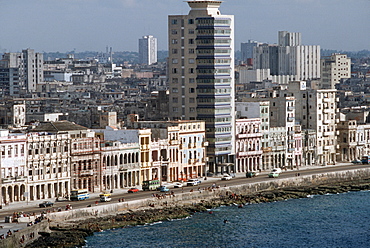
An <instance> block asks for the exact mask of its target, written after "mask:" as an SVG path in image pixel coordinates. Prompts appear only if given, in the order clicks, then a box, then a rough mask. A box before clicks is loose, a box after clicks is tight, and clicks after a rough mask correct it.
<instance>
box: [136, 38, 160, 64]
mask: <svg viewBox="0 0 370 248" xmlns="http://www.w3.org/2000/svg"><path fill="white" fill-rule="evenodd" d="M156 62H157V38H154V37H153V36H152V35H146V36H143V38H142V39H139V63H140V64H147V65H151V64H154V63H156Z"/></svg>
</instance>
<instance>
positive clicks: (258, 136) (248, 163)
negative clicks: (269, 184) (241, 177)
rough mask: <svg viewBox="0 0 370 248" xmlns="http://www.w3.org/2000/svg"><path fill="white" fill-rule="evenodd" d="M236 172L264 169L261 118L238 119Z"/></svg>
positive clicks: (236, 125)
mask: <svg viewBox="0 0 370 248" xmlns="http://www.w3.org/2000/svg"><path fill="white" fill-rule="evenodd" d="M235 127H236V154H235V172H236V173H240V172H244V173H245V172H249V171H261V170H262V154H263V151H262V132H261V118H246V119H237V120H236V124H235Z"/></svg>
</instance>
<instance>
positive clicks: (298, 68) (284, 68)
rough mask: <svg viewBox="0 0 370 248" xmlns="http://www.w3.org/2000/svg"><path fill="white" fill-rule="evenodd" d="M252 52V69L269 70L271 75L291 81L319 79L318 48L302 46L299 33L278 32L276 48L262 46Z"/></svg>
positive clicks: (266, 45)
mask: <svg viewBox="0 0 370 248" xmlns="http://www.w3.org/2000/svg"><path fill="white" fill-rule="evenodd" d="M253 52H254V54H253V58H254V59H253V60H254V61H253V62H254V63H253V69H268V68H269V69H270V71H271V75H274V76H275V75H278V76H290V77H291V78H292V79H293V80H312V79H318V78H320V62H319V61H320V46H311V45H310V46H306V45H302V41H301V33H291V32H288V31H279V33H278V46H276V45H268V44H262V45H259V46H258V47H255V48H254V50H253Z"/></svg>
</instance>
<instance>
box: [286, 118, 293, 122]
mask: <svg viewBox="0 0 370 248" xmlns="http://www.w3.org/2000/svg"><path fill="white" fill-rule="evenodd" d="M294 120H295V118H294V117H288V118H287V121H289V122H292V121H294Z"/></svg>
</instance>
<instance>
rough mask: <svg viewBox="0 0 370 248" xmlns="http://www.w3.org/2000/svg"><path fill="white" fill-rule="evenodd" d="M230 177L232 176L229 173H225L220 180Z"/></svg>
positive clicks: (229, 178)
mask: <svg viewBox="0 0 370 248" xmlns="http://www.w3.org/2000/svg"><path fill="white" fill-rule="evenodd" d="M231 178H232V176H230V175H229V174H225V175H223V177H222V178H221V180H231Z"/></svg>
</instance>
